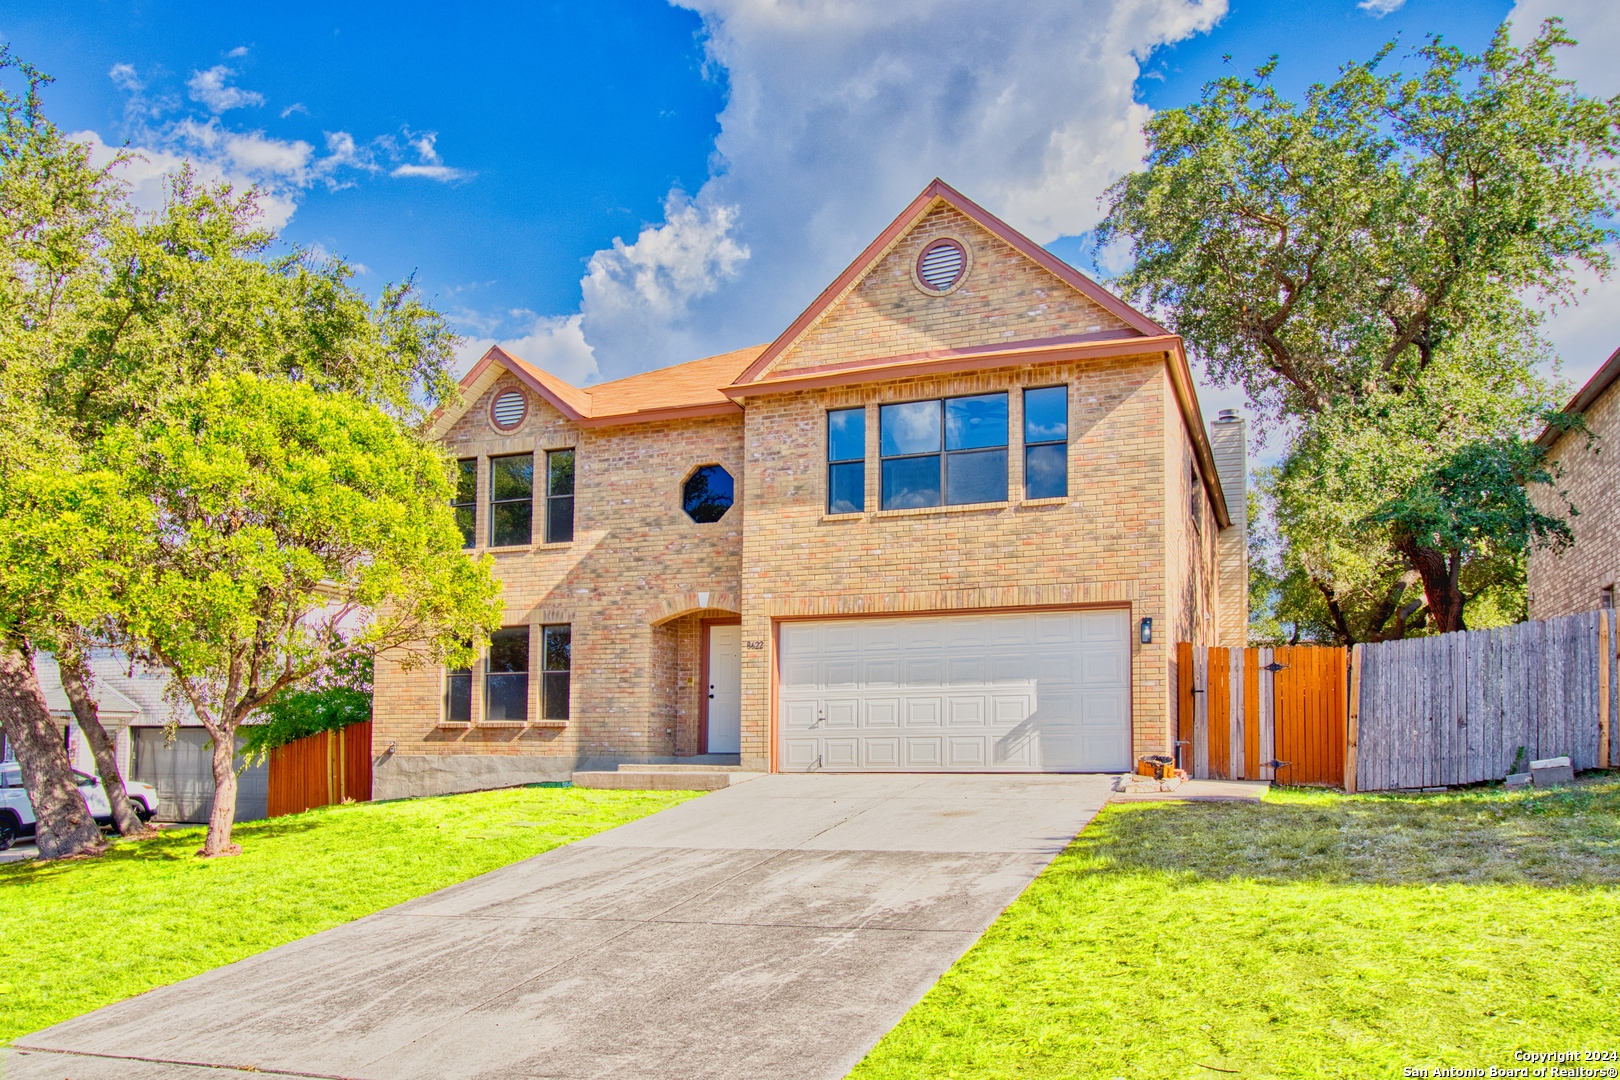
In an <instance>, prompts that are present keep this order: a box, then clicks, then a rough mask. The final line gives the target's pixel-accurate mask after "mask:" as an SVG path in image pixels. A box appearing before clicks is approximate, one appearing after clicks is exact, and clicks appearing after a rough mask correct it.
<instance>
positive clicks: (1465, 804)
mask: <svg viewBox="0 0 1620 1080" xmlns="http://www.w3.org/2000/svg"><path fill="white" fill-rule="evenodd" d="M1617 883H1620V784H1617V783H1615V782H1614V781H1612V780H1611V781H1609V782H1607V783H1601V784H1590V785H1584V784H1583V785H1581V786H1579V787H1576V788H1570V789H1563V790H1560V791H1556V792H1551V793H1549V792H1545V791H1543V792H1530V793H1524V794H1517V793H1507V792H1504V791H1502V790H1501V789H1495V790H1489V791H1468V792H1459V793H1454V794H1449V795H1441V796H1423V797H1411V796H1383V795H1351V796H1346V795H1341V794H1337V793H1328V792H1321V793H1304V792H1297V791H1295V792H1286V791H1285V792H1278V791H1275V790H1274V791H1273V792H1272V793H1271V794H1270V795H1269V796H1268V797H1267V798H1266V800H1265V801H1264V802H1262V803H1257V804H1246V803H1150V804H1136V805H1115V806H1109V807H1105V808H1104V809H1103V811H1102V813H1100V814H1099V815H1098V816H1097V818H1096V819H1095V820H1094V821H1093V822H1092V823H1091V824H1090V825H1088V826H1087V827H1086V830H1085V831H1084V832H1082V833H1081V834H1080V836H1079V838H1078V839H1077V840H1076V841H1075V843H1074V844H1073V845H1072V846H1070V848H1069V849H1068V850H1067V851H1066V852H1064V853H1063V854H1062V855H1061V856H1059V857H1058V859H1057V860H1056V861H1055V862H1053V863H1052V865H1051V866H1050V867H1049V868H1048V869H1047V870H1046V871H1045V872H1044V873H1043V874H1042V875H1041V876H1040V877H1039V878H1038V879H1036V881H1035V883H1034V884H1032V885H1031V886H1030V887H1029V888H1028V889H1026V890H1025V891H1024V893H1023V895H1021V896H1020V897H1019V898H1018V899H1017V900H1015V901H1014V902H1013V903H1012V905H1011V906H1010V907H1009V908H1008V909H1007V910H1006V911H1005V912H1004V913H1003V914H1002V916H1001V917H1000V918H999V919H998V920H997V921H996V923H995V925H993V926H992V927H991V928H990V929H989V930H988V931H986V932H985V934H984V935H983V936H982V937H981V938H980V939H979V941H978V943H977V944H975V945H974V946H973V948H972V949H970V950H969V951H968V952H967V954H966V955H964V956H963V957H962V958H961V959H960V960H958V961H957V962H956V964H955V965H954V966H953V967H952V968H951V970H950V971H949V972H947V973H946V975H945V976H944V977H943V978H942V979H940V981H939V982H938V983H937V984H935V986H934V987H933V989H931V990H930V991H929V992H928V994H927V995H926V996H925V997H924V998H923V999H922V1001H920V1002H919V1003H918V1004H917V1005H916V1006H915V1007H913V1008H912V1010H911V1011H910V1012H909V1013H907V1014H906V1017H905V1019H903V1020H902V1021H901V1022H900V1023H899V1024H898V1025H897V1026H896V1027H895V1028H894V1029H893V1030H892V1031H890V1032H889V1033H888V1034H887V1035H886V1036H884V1038H883V1039H882V1041H881V1042H879V1043H878V1045H877V1046H876V1047H874V1048H873V1049H872V1051H871V1053H869V1054H868V1055H867V1057H866V1059H865V1060H864V1061H862V1062H861V1063H860V1064H859V1065H858V1066H856V1068H855V1069H854V1070H853V1071H852V1072H851V1074H850V1076H851V1080H890V1078H893V1080H901V1078H905V1080H910V1078H912V1077H924V1076H926V1077H953V1078H955V1080H977V1078H983V1080H991V1078H995V1080H1002V1078H1011V1077H1019V1078H1021V1080H1046V1078H1050V1080H1059V1078H1061V1080H1110V1078H1112V1077H1118V1076H1129V1077H1142V1078H1165V1080H1184V1078H1187V1077H1191V1076H1195V1075H1196V1076H1217V1077H1218V1076H1222V1075H1225V1074H1231V1075H1235V1076H1240V1077H1250V1078H1254V1080H1261V1078H1276V1077H1297V1078H1301V1080H1307V1078H1309V1080H1315V1078H1318V1077H1375V1076H1399V1075H1400V1074H1401V1069H1402V1068H1403V1067H1405V1066H1411V1065H1414V1064H1417V1063H1421V1064H1423V1065H1424V1066H1426V1067H1432V1066H1461V1067H1467V1068H1485V1067H1487V1066H1489V1065H1498V1066H1502V1067H1509V1066H1513V1065H1514V1064H1515V1062H1514V1059H1513V1053H1514V1051H1516V1050H1522V1049H1524V1048H1525V1047H1527V1046H1535V1045H1548V1046H1554V1045H1586V1044H1591V1045H1602V1044H1603V1043H1604V1040H1605V1039H1606V1038H1608V1037H1609V1032H1610V1031H1611V1030H1612V1029H1613V1027H1614V1023H1613V1018H1612V1017H1613V1013H1612V1009H1611V1008H1610V1007H1609V1003H1610V1002H1612V1001H1613V999H1614V995H1615V994H1616V993H1617V992H1620V976H1617V975H1616V974H1615V972H1614V970H1613V965H1607V964H1594V963H1593V962H1592V961H1591V958H1590V954H1589V953H1588V952H1587V951H1585V950H1582V949H1571V948H1570V940H1571V928H1577V935H1578V936H1579V937H1580V938H1581V939H1582V940H1588V941H1611V940H1615V939H1616V937H1617V935H1620V891H1617V890H1616V888H1615V886H1616V884H1617Z"/></svg>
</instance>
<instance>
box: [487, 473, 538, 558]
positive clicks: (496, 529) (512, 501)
mask: <svg viewBox="0 0 1620 1080" xmlns="http://www.w3.org/2000/svg"><path fill="white" fill-rule="evenodd" d="M533 525H534V455H533V454H508V455H506V456H505V457H495V458H490V459H489V543H490V546H491V547H511V546H513V545H514V544H527V543H530V542H531V541H532V540H533V536H534V531H533Z"/></svg>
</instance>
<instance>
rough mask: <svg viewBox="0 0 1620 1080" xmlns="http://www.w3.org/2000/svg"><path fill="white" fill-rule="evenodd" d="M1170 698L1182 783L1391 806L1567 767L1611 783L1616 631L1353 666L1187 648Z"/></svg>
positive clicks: (1399, 652) (1371, 649)
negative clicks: (1363, 795)
mask: <svg viewBox="0 0 1620 1080" xmlns="http://www.w3.org/2000/svg"><path fill="white" fill-rule="evenodd" d="M1176 697H1177V730H1178V735H1177V738H1178V740H1179V741H1180V742H1181V743H1182V751H1183V758H1182V761H1183V767H1184V768H1186V769H1187V771H1188V772H1189V773H1190V774H1191V775H1193V776H1194V777H1198V778H1201V779H1203V778H1209V779H1236V778H1243V779H1251V780H1271V779H1275V780H1277V781H1279V782H1280V783H1286V784H1332V785H1335V786H1343V787H1344V788H1345V789H1346V790H1349V791H1388V790H1397V789H1410V788H1424V787H1442V786H1452V785H1457V784H1471V783H1477V782H1479V781H1483V780H1500V779H1501V778H1502V777H1504V776H1506V775H1507V774H1508V773H1509V772H1510V771H1511V770H1512V769H1513V768H1514V767H1515V764H1516V763H1517V765H1518V766H1519V767H1521V768H1528V765H1529V762H1531V761H1534V760H1537V759H1540V758H1550V757H1561V756H1565V755H1568V756H1569V758H1570V759H1571V760H1572V761H1573V762H1574V765H1575V768H1576V769H1592V768H1600V767H1605V766H1607V767H1611V768H1612V767H1616V766H1620V737H1616V735H1617V733H1616V731H1615V728H1616V722H1617V720H1620V624H1617V622H1616V613H1615V612H1613V611H1604V612H1597V611H1592V612H1586V613H1584V614H1580V615H1569V616H1566V617H1564V618H1561V619H1549V620H1547V621H1545V622H1526V623H1519V624H1518V625H1516V626H1509V627H1504V628H1502V629H1498V630H1471V631H1466V632H1463V633H1456V634H1441V635H1439V636H1437V637H1426V638H1414V639H1411V640H1408V641H1389V642H1380V643H1377V644H1371V645H1357V646H1356V647H1355V648H1354V649H1353V650H1349V651H1347V650H1344V649H1338V648H1324V647H1320V646H1295V647H1290V648H1279V649H1261V648H1249V649H1223V648H1215V647H1206V646H1194V645H1190V644H1187V643H1185V642H1183V643H1182V644H1180V645H1179V646H1178V647H1177V694H1176ZM1272 761H1279V762H1288V763H1289V764H1288V765H1287V766H1279V767H1277V768H1276V769H1275V770H1273V769H1272V768H1270V767H1268V764H1267V763H1269V762H1272ZM1274 771H1275V775H1273V772H1274Z"/></svg>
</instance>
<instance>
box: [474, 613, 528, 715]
mask: <svg viewBox="0 0 1620 1080" xmlns="http://www.w3.org/2000/svg"><path fill="white" fill-rule="evenodd" d="M528 718H529V628H528V627H527V626H509V627H506V628H505V629H502V630H497V631H495V632H494V633H493V634H491V635H490V636H489V666H488V669H487V672H486V674H485V675H484V719H485V720H527V719H528Z"/></svg>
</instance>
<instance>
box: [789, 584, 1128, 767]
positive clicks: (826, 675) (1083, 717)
mask: <svg viewBox="0 0 1620 1080" xmlns="http://www.w3.org/2000/svg"><path fill="white" fill-rule="evenodd" d="M1129 634H1130V613H1129V611H1128V610H1125V609H1114V610H1102V611H1052V612H1016V613H1009V614H1004V615H992V614H971V615H969V614H963V615H930V616H923V617H914V618H882V619H827V620H816V621H813V622H792V623H785V624H784V625H783V626H782V629H781V635H780V642H781V646H780V648H781V652H780V655H779V658H778V662H779V667H778V672H779V685H780V688H781V692H780V696H779V698H778V700H777V714H776V716H777V728H778V733H779V736H778V737H779V740H780V741H779V743H778V758H777V761H778V767H779V768H781V769H782V770H784V771H787V772H798V771H804V770H818V769H823V770H829V771H852V770H853V771H860V770H872V771H885V772H946V771H953V770H961V771H965V772H1002V771H1005V772H1113V771H1118V770H1121V769H1125V768H1128V767H1129V766H1130V759H1131V706H1130V694H1131V681H1130V661H1131V646H1130V636H1129Z"/></svg>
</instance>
